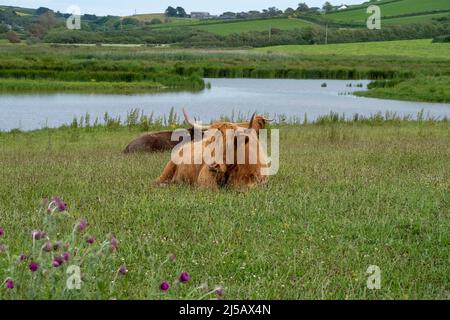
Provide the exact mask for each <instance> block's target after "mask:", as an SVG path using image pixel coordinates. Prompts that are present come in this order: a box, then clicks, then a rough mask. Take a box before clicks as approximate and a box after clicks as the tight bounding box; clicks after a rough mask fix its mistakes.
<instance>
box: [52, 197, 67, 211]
mask: <svg viewBox="0 0 450 320" xmlns="http://www.w3.org/2000/svg"><path fill="white" fill-rule="evenodd" d="M53 203H54V204H55V205H56V208H57V209H58V210H59V212H64V211H66V209H67V205H66V203H65V202H64V201H63V200H62V199H61V198H60V197H54V198H53Z"/></svg>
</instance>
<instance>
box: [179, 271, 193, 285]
mask: <svg viewBox="0 0 450 320" xmlns="http://www.w3.org/2000/svg"><path fill="white" fill-rule="evenodd" d="M178 279H179V280H180V281H181V282H183V283H186V282H188V281H189V280H190V279H191V276H190V275H189V273H187V272H182V273H181V274H180V277H179V278H178Z"/></svg>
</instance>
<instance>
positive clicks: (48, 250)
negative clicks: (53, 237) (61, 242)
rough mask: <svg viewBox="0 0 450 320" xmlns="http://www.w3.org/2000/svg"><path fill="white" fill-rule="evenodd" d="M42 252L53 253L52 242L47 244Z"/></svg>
mask: <svg viewBox="0 0 450 320" xmlns="http://www.w3.org/2000/svg"><path fill="white" fill-rule="evenodd" d="M42 251H45V252H52V251H53V244H52V243H51V242H50V241H48V242H46V243H45V244H44V245H43V246H42Z"/></svg>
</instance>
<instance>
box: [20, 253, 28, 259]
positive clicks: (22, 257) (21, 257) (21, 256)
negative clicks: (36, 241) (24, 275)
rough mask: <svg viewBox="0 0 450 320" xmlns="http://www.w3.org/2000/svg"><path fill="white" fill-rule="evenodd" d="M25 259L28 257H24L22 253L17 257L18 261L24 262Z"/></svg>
mask: <svg viewBox="0 0 450 320" xmlns="http://www.w3.org/2000/svg"><path fill="white" fill-rule="evenodd" d="M27 259H28V257H27V256H26V255H24V254H23V253H22V254H21V255H20V256H19V261H25V260H27Z"/></svg>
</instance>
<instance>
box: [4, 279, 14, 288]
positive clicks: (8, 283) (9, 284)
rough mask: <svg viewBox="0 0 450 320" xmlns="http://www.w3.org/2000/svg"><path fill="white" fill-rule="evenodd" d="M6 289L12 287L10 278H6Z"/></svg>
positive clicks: (12, 283)
mask: <svg viewBox="0 0 450 320" xmlns="http://www.w3.org/2000/svg"><path fill="white" fill-rule="evenodd" d="M5 287H6V289H14V281H13V279H11V278H8V279H7V280H6V282H5Z"/></svg>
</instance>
